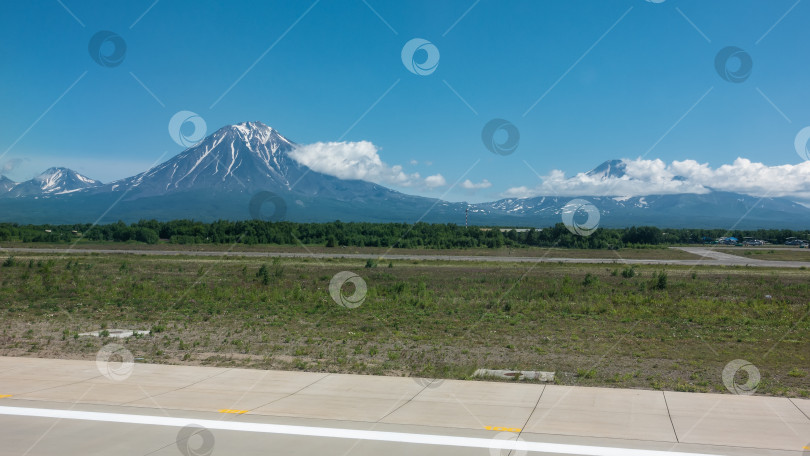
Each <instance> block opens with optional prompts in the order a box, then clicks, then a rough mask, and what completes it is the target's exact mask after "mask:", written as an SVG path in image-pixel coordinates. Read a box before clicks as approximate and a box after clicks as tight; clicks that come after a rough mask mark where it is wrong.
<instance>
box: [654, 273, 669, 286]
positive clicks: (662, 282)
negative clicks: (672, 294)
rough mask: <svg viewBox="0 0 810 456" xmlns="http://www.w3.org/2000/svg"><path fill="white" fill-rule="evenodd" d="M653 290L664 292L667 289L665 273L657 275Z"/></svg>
mask: <svg viewBox="0 0 810 456" xmlns="http://www.w3.org/2000/svg"><path fill="white" fill-rule="evenodd" d="M655 288H658V289H659V290H664V289H666V288H667V273H666V272H665V271H661V272H659V273H658V279H657V280H656V282H655Z"/></svg>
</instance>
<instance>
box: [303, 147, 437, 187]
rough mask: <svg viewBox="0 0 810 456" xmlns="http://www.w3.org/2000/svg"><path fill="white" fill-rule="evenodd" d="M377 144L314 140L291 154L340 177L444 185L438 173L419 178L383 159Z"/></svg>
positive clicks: (413, 185)
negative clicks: (315, 141) (314, 141)
mask: <svg viewBox="0 0 810 456" xmlns="http://www.w3.org/2000/svg"><path fill="white" fill-rule="evenodd" d="M378 152H379V148H378V147H377V146H375V145H374V144H372V143H371V142H369V141H359V142H348V141H343V142H317V143H314V144H305V145H299V146H296V148H295V149H294V150H292V151H291V152H290V156H291V157H292V158H293V159H294V160H295V161H297V162H299V163H301V164H303V165H306V166H308V167H310V168H312V169H313V170H314V171H318V172H321V173H324V174H329V175H332V176H335V177H339V178H341V179H360V180H365V181H369V182H374V183H377V184H381V185H395V186H400V187H427V188H434V187H439V186H442V185H445V184H446V182H445V180H444V177H442V176H441V174H437V175H434V176H429V177H427V178H425V179H422V178H421V176H420V175H419V173H410V174H408V173H406V172H404V171H403V169H402V166H401V165H393V166H391V165H388V164H386V163H385V162H383V161H382V159H381V158H380V155H379V153H378Z"/></svg>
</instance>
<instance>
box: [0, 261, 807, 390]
mask: <svg viewBox="0 0 810 456" xmlns="http://www.w3.org/2000/svg"><path fill="white" fill-rule="evenodd" d="M0 260H2V259H0ZM6 263H7V265H6V266H3V267H0V330H1V331H2V332H1V333H0V354H3V355H13V356H36V357H66V358H82V359H92V358H94V356H95V353H96V351H97V350H98V349H99V348H100V347H101V346H102V345H103V344H104V343H106V342H108V341H105V340H100V339H96V338H90V337H79V336H78V335H77V334H78V333H80V332H86V331H91V330H98V329H103V328H129V329H147V330H152V334H151V335H148V336H140V337H132V338H129V339H127V340H125V341H124V344H125V346H126V347H127V348H128V349H129V350H131V351H132V352H133V354H134V355H135V356H136V357H139V358H143V360H144V361H146V362H156V363H173V364H206V365H218V366H240V367H255V368H280V369H301V370H310V371H328V372H352V373H364V374H378V375H420V376H431V377H433V376H436V377H447V378H468V377H469V376H470V375H471V373H472V372H473V370H474V369H475V368H477V367H488V368H510V369H522V370H548V371H556V372H557V374H558V377H557V378H558V382H560V383H564V384H585V385H603V386H617V387H635V388H657V389H669V390H679V391H725V388H724V387H723V385H722V379H721V372H722V369H723V366H724V365H725V364H726V363H727V362H729V361H731V360H733V359H737V358H742V359H746V360H748V361H750V362H752V363H754V365H756V366H757V367H758V368H759V370H760V372H761V373H762V378H763V380H762V383H761V384H760V385H759V392H761V393H766V394H777V395H788V396H807V395H808V391H809V390H810V386H809V380H810V379H808V377H807V376H803V375H801V374H802V373H804V372H806V371H807V370H808V353H810V339H809V338H808V336H810V323H808V319H807V314H808V313H810V305H809V304H808V302H810V283H809V282H808V280H807V279H808V277H810V274H808V273H807V272H805V271H802V270H766V269H753V268H724V267H699V268H687V267H667V268H666V274H665V278H664V279H663V280H662V279H661V277H662V272H663V270H662V268H661V267H660V266H657V267H656V266H639V267H634V268H630V269H628V268H625V267H624V266H616V265H584V264H555V263H550V264H535V265H528V264H513V263H505V264H491V263H476V262H427V261H401V262H393V263H392V266H393V267H391V268H389V267H388V263H387V262H383V263H380V264H379V265H378V267H375V268H365V267H364V265H365V261H360V260H354V261H350V260H324V261H318V260H308V259H297V260H292V259H288V260H270V259H253V258H216V259H214V258H198V257H187V256H171V257H160V256H140V255H122V256H104V255H97V254H82V253H75V254H70V255H60V256H53V257H50V258H48V257H45V256H42V255H32V254H20V255H17V256H16V257H15V258H14V260H13V261H10V262H9V261H7V262H6ZM261 266H265V270H266V271H267V272H266V273H265V274H261V273H259V272H260V268H261ZM344 270H349V271H354V272H356V273H358V274H359V275H360V276H361V277H363V279H364V280H365V282H366V283H367V285H368V295H367V297H366V300H365V302H364V303H363V304H362V305H361V306H360V307H358V308H356V309H348V308H344V307H341V306H338V305H337V304H335V303H334V302H333V301H332V299H331V297H330V296H329V293H328V286H329V282H330V280H331V278H332V277H333V276H334V274H335V273H337V272H339V271H344ZM349 293H350V291H349ZM765 295H770V296H771V297H770V298H767V297H766V296H765Z"/></svg>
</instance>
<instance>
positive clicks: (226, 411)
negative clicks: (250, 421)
mask: <svg viewBox="0 0 810 456" xmlns="http://www.w3.org/2000/svg"><path fill="white" fill-rule="evenodd" d="M247 412H248V411H247V410H232V409H219V413H235V414H237V415H241V414H243V413H247Z"/></svg>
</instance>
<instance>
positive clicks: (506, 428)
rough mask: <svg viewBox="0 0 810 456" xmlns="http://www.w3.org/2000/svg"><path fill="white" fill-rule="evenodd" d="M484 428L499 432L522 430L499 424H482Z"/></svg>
mask: <svg viewBox="0 0 810 456" xmlns="http://www.w3.org/2000/svg"><path fill="white" fill-rule="evenodd" d="M484 429H486V430H487V431H499V432H520V431H522V430H523V429H521V428H508V427H501V426H484Z"/></svg>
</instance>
